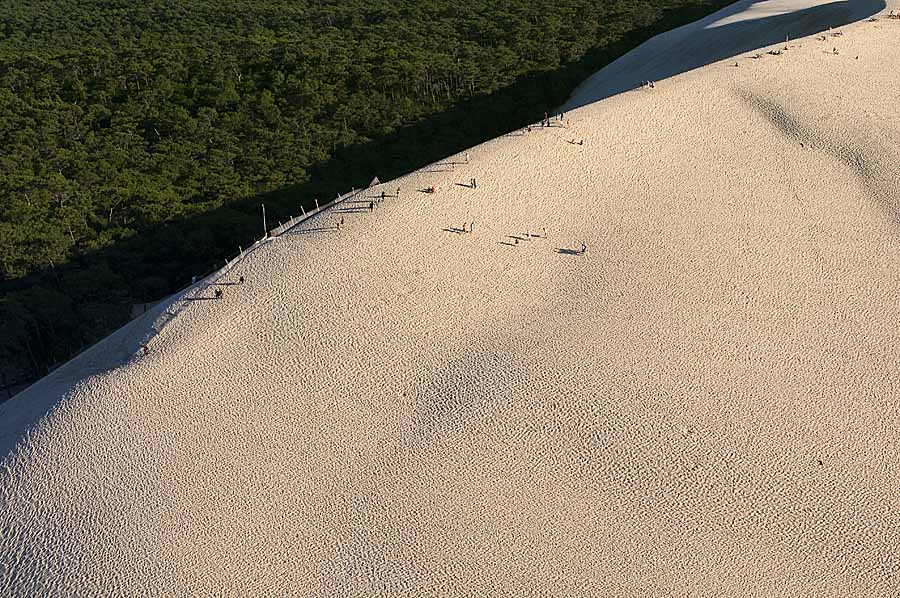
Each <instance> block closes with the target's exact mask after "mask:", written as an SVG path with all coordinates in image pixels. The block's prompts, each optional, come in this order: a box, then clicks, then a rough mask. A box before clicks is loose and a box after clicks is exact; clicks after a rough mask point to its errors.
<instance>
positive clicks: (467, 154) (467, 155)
mask: <svg viewBox="0 0 900 598" xmlns="http://www.w3.org/2000/svg"><path fill="white" fill-rule="evenodd" d="M468 163H469V152H466V164H468Z"/></svg>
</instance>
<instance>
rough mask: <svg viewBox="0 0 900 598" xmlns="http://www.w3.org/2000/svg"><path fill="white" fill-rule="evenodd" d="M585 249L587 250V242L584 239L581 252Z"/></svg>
mask: <svg viewBox="0 0 900 598" xmlns="http://www.w3.org/2000/svg"><path fill="white" fill-rule="evenodd" d="M585 251H587V243H585V242H584V241H582V242H581V253H582V254H583V253H584V252H585Z"/></svg>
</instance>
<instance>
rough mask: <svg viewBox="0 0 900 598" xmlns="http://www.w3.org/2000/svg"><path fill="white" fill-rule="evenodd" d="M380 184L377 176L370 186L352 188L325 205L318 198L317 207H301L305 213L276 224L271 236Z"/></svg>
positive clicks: (284, 231) (278, 234)
mask: <svg viewBox="0 0 900 598" xmlns="http://www.w3.org/2000/svg"><path fill="white" fill-rule="evenodd" d="M380 184H381V181H379V180H378V177H375V178H374V179H372V182H371V183H369V185H368V187H364V188H362V189H352V190H350V191H348V192H347V193H344V194H343V195H338V196H337V197H336V198H335V199H332V200H331V201H330V202H328V203H327V204H325V205H322V206H320V205H319V200H318V199H317V200H316V207H315V208H313V209H312V210H310V211H308V212H307V211H306V210H304V209H303V208H302V207H301V208H300V209H301V210H302V211H303V213H302V214H301V215H300V216H294V217H292V218H291V219H290V220H288V221H287V222H285V223H283V224H279V226H276V227H275V228H273V229H272V230H271V231H269V236H270V237H279V236H281V235H282V234H284V233H286V232H287V231H289V230H290V229H292V228H294V227H295V226H297V225H298V224H300V223H301V222H303V221H304V220H306V219H308V218H312V217H313V216H315V215H316V214H319V213H321V212H324V211H326V210H329V209H331V208H333V207H334V206H336V205H338V204H339V203H342V202H344V201H347V200H348V199H351V198H353V197H356V196H357V195H359V194H360V193H362V192H363V191H365V190H366V189H371V188H372V187H374V186H375V185H380Z"/></svg>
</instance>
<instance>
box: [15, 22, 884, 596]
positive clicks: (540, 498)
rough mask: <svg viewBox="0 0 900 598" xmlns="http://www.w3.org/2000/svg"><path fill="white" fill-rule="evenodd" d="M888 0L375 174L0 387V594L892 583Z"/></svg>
mask: <svg viewBox="0 0 900 598" xmlns="http://www.w3.org/2000/svg"><path fill="white" fill-rule="evenodd" d="M888 8H894V9H897V6H896V5H889V6H888ZM886 12H887V11H885V12H883V13H881V14H879V15H878V18H877V19H876V20H875V21H873V22H869V21H863V22H859V23H855V24H852V25H848V26H846V27H843V28H842V29H841V30H840V32H841V35H837V32H836V31H835V32H832V33H831V34H828V35H826V37H824V39H822V40H820V39H817V37H808V38H804V39H799V40H795V41H791V42H790V43H788V44H787V46H785V44H783V43H782V44H779V45H778V46H773V47H771V48H764V49H762V50H759V54H760V58H758V59H754V58H752V57H751V56H752V54H756V53H757V52H756V51H754V52H753V53H752V54H747V55H740V56H737V57H735V58H732V59H729V60H728V61H726V62H720V63H713V64H710V65H708V66H706V67H703V68H701V69H699V70H696V71H691V72H688V73H686V74H683V75H680V76H677V77H674V78H671V79H667V80H665V81H661V82H660V83H658V84H657V85H656V87H655V88H654V89H652V90H649V89H647V90H638V91H632V92H628V93H625V94H621V95H618V96H615V97H611V98H608V99H607V100H604V101H602V102H597V103H593V104H590V105H588V106H585V107H583V108H581V109H579V110H576V111H573V112H568V113H567V118H569V119H570V120H571V124H570V125H569V127H568V128H563V127H560V126H554V127H551V128H549V129H547V128H541V127H537V128H536V129H534V130H533V131H532V132H531V133H528V134H522V133H514V134H510V135H508V136H505V137H502V138H499V139H496V140H494V141H491V142H489V143H486V144H484V145H482V146H479V147H476V148H473V149H472V150H471V151H470V153H471V158H470V162H469V163H468V164H466V163H465V159H464V157H463V156H455V157H452V158H449V159H448V160H446V161H444V162H443V163H440V164H436V165H434V166H432V167H430V168H427V169H423V171H420V172H417V173H413V174H411V175H409V176H407V177H405V178H403V179H401V180H399V181H392V182H389V183H386V184H384V185H383V186H382V187H376V188H374V189H372V190H371V195H373V196H374V195H376V194H380V192H381V191H382V190H385V191H386V192H387V193H388V195H394V194H395V192H396V190H397V188H398V187H399V188H400V195H399V197H389V198H388V199H387V200H385V201H384V202H382V203H381V204H380V205H379V206H378V207H376V208H375V209H374V210H369V207H368V203H367V201H368V200H367V199H363V200H362V201H361V202H360V203H347V204H344V205H342V206H341V207H340V208H337V209H335V210H332V211H330V212H328V213H324V214H322V215H320V216H317V217H315V218H313V219H311V220H309V221H307V222H305V223H304V224H303V225H301V226H300V227H298V228H295V229H293V230H292V231H290V232H288V233H286V234H285V235H283V236H282V237H280V238H278V239H277V240H274V241H271V242H268V243H266V244H264V245H263V246H262V247H260V248H258V249H257V250H255V251H253V252H252V253H251V254H249V255H248V256H247V257H246V258H245V259H244V260H243V261H242V262H240V263H238V264H237V265H235V266H234V268H233V269H232V270H231V271H229V272H227V273H224V274H223V275H222V277H221V279H214V280H210V281H208V282H210V283H217V284H220V285H222V286H212V285H210V286H207V285H206V284H202V285H198V287H196V288H194V289H192V290H189V291H188V292H187V293H186V294H185V295H184V296H182V297H178V298H173V301H172V302H171V303H170V304H169V305H168V306H167V305H162V306H160V307H159V308H158V310H157V312H155V313H154V314H149V315H148V316H146V317H145V319H142V320H137V321H136V322H134V323H132V324H131V325H130V328H127V329H123V330H122V331H120V332H119V333H116V335H113V336H112V337H110V339H107V341H104V343H103V344H101V345H99V346H98V347H97V348H95V350H94V351H92V352H90V353H89V354H86V355H84V356H81V357H79V358H78V359H76V360H74V361H73V362H71V363H70V364H68V365H67V366H64V367H63V368H61V369H60V370H58V371H57V372H55V373H54V374H53V376H51V377H49V378H47V379H45V380H43V381H41V382H40V383H38V384H36V385H35V386H33V387H32V388H31V389H29V390H27V391H25V392H23V393H21V394H20V395H19V396H18V397H16V398H15V399H14V400H12V401H10V402H9V403H7V404H5V405H3V406H2V407H0V409H2V411H0V421H2V424H0V425H2V432H3V438H2V442H3V443H5V444H4V446H6V447H8V450H9V451H10V452H9V453H8V455H7V456H6V457H5V460H4V462H3V466H2V468H0V594H2V595H4V596H5V595H45V594H51V595H62V594H73V593H75V594H82V595H144V594H153V595H185V596H187V595H301V596H344V595H358V596H378V595H385V596H387V595H392V596H393V595H454V596H484V595H505V596H584V595H593V596H689V595H690V596H766V597H768V596H896V595H897V594H898V590H900V515H898V514H900V492H898V487H900V466H898V462H897V454H898V439H900V427H898V424H900V414H898V396H900V382H898V380H900V365H898V355H900V328H898V326H897V313H898V305H900V266H898V262H897V255H898V251H900V119H898V116H897V106H898V104H897V102H898V100H900V92H898V90H900V70H898V69H897V57H898V56H900V21H897V20H891V19H888V18H886ZM785 47H787V49H786V50H784V48H785ZM775 48H780V49H782V53H781V54H780V55H774V54H769V53H768V50H774V49H775ZM835 51H836V52H837V53H835ZM734 63H737V64H738V66H737V67H735V66H733V65H734ZM581 140H584V142H583V145H579V144H578V143H577V141H581ZM573 141H575V142H576V143H571V142H573ZM473 177H474V178H475V179H476V182H477V188H476V189H473V188H470V187H468V183H469V181H470V179H471V178H473ZM432 185H435V186H437V193H434V194H431V193H423V192H420V191H419V190H423V189H425V188H427V187H430V186H432ZM341 217H343V218H344V219H345V225H344V227H343V229H342V230H335V228H334V225H335V224H336V223H337V222H338V221H339V219H340V218H341ZM472 221H474V232H466V233H463V232H460V231H461V229H462V228H463V223H464V222H465V223H471V222H472ZM466 228H467V229H468V228H469V226H468V225H467V227H466ZM542 229H546V236H544V235H543V230H542ZM528 233H532V235H529V234H528ZM534 235H540V237H536V238H535V237H534ZM529 237H531V238H529ZM582 241H584V242H585V243H587V245H588V249H587V252H586V253H584V254H578V253H577V252H576V251H575V250H576V248H577V247H578V246H579V245H580V243H581V242H582ZM240 276H243V277H244V278H245V280H246V283H245V284H243V285H240V284H236V283H237V281H238V277H240ZM215 288H221V289H224V291H225V292H224V296H223V298H222V299H220V300H215V299H211V297H212V296H213V291H214V289H215ZM167 309H168V310H170V313H171V312H172V311H177V315H176V316H174V318H172V317H170V316H166V315H165V311H166V310H167ZM154 319H157V320H160V322H159V323H160V324H161V323H162V322H161V320H162V319H171V321H170V322H169V323H168V324H167V325H165V326H160V327H159V330H160V332H159V334H158V335H156V336H153V337H152V338H151V339H150V340H149V354H147V355H141V354H140V351H138V350H137V349H138V347H139V346H140V343H142V342H144V339H145V338H149V337H148V336H147V331H148V330H149V326H150V324H152V323H153V320H154ZM126 355H127V358H123V356H126ZM104 359H106V360H107V361H105V362H104ZM123 359H124V361H123ZM35 406H36V407H35ZM29 409H32V411H29ZM37 415H43V417H42V418H41V419H40V420H39V421H33V420H35V419H36V417H37ZM9 447H11V448H9Z"/></svg>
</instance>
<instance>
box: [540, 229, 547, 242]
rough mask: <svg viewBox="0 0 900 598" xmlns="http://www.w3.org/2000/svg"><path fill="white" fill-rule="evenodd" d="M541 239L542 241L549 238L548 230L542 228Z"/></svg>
mask: <svg viewBox="0 0 900 598" xmlns="http://www.w3.org/2000/svg"><path fill="white" fill-rule="evenodd" d="M541 238H542V239H546V238H547V229H546V228H541Z"/></svg>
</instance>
